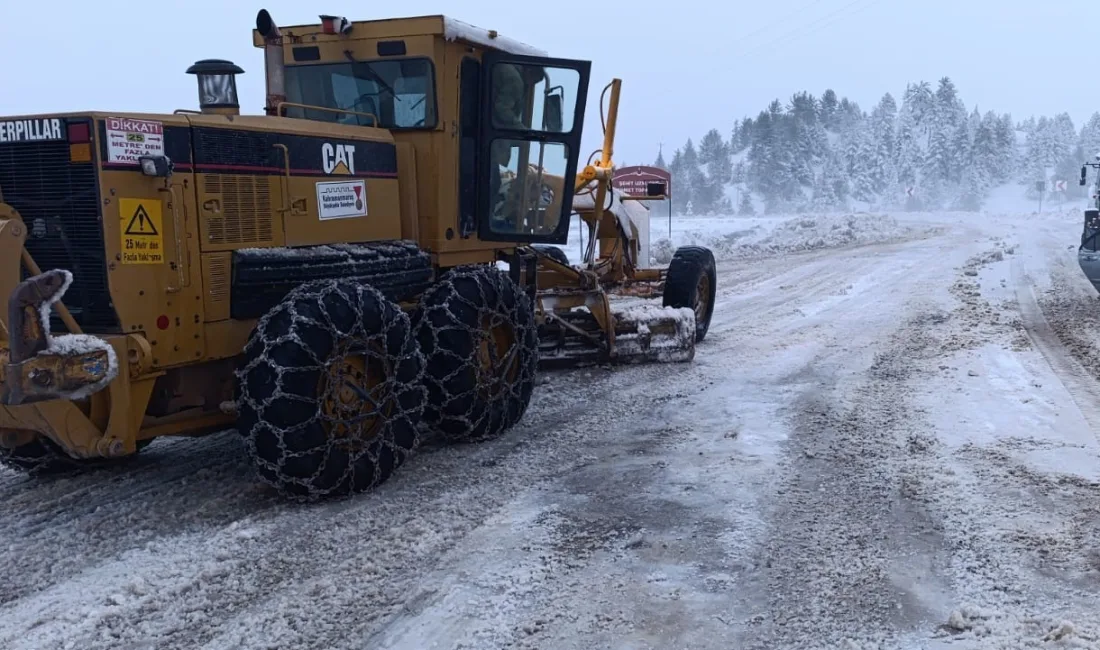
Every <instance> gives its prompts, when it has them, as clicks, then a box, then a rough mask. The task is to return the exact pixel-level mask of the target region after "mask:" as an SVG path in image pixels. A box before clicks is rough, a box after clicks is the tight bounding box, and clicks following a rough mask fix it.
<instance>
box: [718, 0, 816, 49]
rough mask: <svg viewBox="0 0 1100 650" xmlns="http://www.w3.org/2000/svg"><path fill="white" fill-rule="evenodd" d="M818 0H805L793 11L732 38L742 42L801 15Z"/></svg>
mask: <svg viewBox="0 0 1100 650" xmlns="http://www.w3.org/2000/svg"><path fill="white" fill-rule="evenodd" d="M820 2H821V0H810V2H807V3H806V4H804V5H802V6H801V7H799V8H797V9H795V10H794V11H792V12H790V13H788V14H785V15H783V16H781V17H779V18H777V19H775V20H773V21H772V22H770V23H768V24H766V25H764V26H763V27H758V28H757V29H755V30H753V31H751V32H749V33H748V34H745V35H744V36H740V37H738V38H736V39H734V41H735V42H737V43H742V42H744V41H747V40H749V39H750V38H752V37H753V36H756V35H757V34H760V33H763V32H766V31H768V30H769V29H771V28H772V27H775V26H776V25H778V24H779V23H781V22H784V21H786V20H787V19H788V18H792V17H794V16H796V15H801V14H802V13H803V12H804V11H806V10H807V9H809V8H810V7H812V6H814V5H816V4H818V3H820Z"/></svg>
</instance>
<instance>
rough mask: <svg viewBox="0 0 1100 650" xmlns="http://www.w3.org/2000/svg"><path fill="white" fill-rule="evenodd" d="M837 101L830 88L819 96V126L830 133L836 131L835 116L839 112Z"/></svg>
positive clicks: (834, 93)
mask: <svg viewBox="0 0 1100 650" xmlns="http://www.w3.org/2000/svg"><path fill="white" fill-rule="evenodd" d="M839 103H840V102H839V101H838V100H837V98H836V92H834V91H833V89H832V88H829V89H828V90H826V91H825V92H824V93H822V95H821V107H820V109H819V112H820V117H821V124H822V126H823V127H825V128H826V129H828V130H830V131H836V129H837V122H836V116H837V111H838V110H839Z"/></svg>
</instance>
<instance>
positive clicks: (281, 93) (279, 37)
mask: <svg viewBox="0 0 1100 650" xmlns="http://www.w3.org/2000/svg"><path fill="white" fill-rule="evenodd" d="M256 31H258V32H259V33H260V36H263V37H264V68H265V72H266V77H267V103H266V104H265V105H264V112H265V113H267V114H268V115H277V114H278V111H279V103H280V102H285V101H286V76H285V74H284V70H285V65H284V63H285V62H284V60H283V34H282V32H280V31H279V26H278V25H276V24H275V20H274V19H273V18H272V17H271V14H270V13H268V11H267V9H261V10H260V13H258V14H256Z"/></svg>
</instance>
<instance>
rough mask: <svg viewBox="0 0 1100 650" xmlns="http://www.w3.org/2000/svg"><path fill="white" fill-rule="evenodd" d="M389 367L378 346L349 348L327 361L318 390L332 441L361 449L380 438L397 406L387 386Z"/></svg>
mask: <svg viewBox="0 0 1100 650" xmlns="http://www.w3.org/2000/svg"><path fill="white" fill-rule="evenodd" d="M374 347H376V346H374ZM389 371H390V368H389V367H388V364H386V363H385V362H384V361H383V360H382V359H381V358H380V355H379V354H378V351H377V350H369V351H355V350H351V349H347V348H345V349H344V350H342V351H340V352H339V353H337V354H336V355H334V356H333V358H332V360H331V361H330V362H329V363H328V364H326V367H325V370H324V371H323V372H322V374H321V378H320V380H319V383H320V386H319V387H318V388H319V390H318V394H319V395H320V396H321V413H322V415H323V422H324V428H325V431H326V433H327V434H328V436H329V439H330V440H331V441H333V442H334V443H336V444H337V445H338V446H340V447H343V448H345V449H347V450H348V451H350V452H357V451H361V450H362V449H364V448H365V447H367V446H368V445H370V443H371V442H373V441H374V440H375V439H376V438H378V435H379V433H380V432H381V429H382V425H383V424H384V422H385V420H386V415H387V414H388V413H389V412H390V411H391V410H392V409H393V405H392V404H391V403H389V399H388V398H389V395H388V391H387V390H386V388H387V382H386V377H389V376H390V372H389Z"/></svg>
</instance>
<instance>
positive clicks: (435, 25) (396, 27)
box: [252, 15, 548, 57]
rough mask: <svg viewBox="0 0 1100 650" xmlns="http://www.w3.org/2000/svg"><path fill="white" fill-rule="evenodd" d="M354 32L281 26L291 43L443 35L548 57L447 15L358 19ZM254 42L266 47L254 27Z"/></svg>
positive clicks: (453, 39) (506, 50)
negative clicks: (344, 34)
mask: <svg viewBox="0 0 1100 650" xmlns="http://www.w3.org/2000/svg"><path fill="white" fill-rule="evenodd" d="M351 26H352V29H351V33H350V34H348V35H347V36H340V35H335V34H326V33H324V30H323V28H322V26H321V25H320V24H313V25H288V26H282V25H280V26H279V29H280V30H281V31H282V33H283V38H284V39H287V38H290V39H291V42H295V41H298V40H300V39H303V38H304V37H307V36H308V37H310V40H311V41H323V40H329V39H332V40H338V39H342V38H402V37H406V36H442V37H444V38H445V39H447V40H448V41H460V42H464V43H469V44H470V45H476V46H479V47H485V48H491V49H496V50H500V51H502V52H507V53H509V54H519V55H526V56H540V57H545V56H548V54H547V53H546V52H545V51H543V50H540V49H538V48H535V47H532V46H530V45H527V44H526V43H522V42H520V41H517V40H514V39H511V38H508V37H506V36H501V35H500V34H498V33H497V32H496V30H491V29H482V28H481V27H475V26H474V25H471V24H469V23H465V22H463V21H461V20H457V19H455V18H451V17H449V16H444V15H434V16H414V17H409V18H382V19H379V20H359V21H352V22H351ZM252 41H253V44H254V45H255V46H256V47H263V45H264V39H263V37H262V36H261V35H260V33H259V32H258V31H257V30H252Z"/></svg>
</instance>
